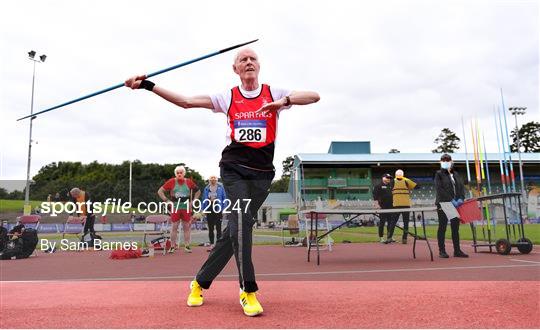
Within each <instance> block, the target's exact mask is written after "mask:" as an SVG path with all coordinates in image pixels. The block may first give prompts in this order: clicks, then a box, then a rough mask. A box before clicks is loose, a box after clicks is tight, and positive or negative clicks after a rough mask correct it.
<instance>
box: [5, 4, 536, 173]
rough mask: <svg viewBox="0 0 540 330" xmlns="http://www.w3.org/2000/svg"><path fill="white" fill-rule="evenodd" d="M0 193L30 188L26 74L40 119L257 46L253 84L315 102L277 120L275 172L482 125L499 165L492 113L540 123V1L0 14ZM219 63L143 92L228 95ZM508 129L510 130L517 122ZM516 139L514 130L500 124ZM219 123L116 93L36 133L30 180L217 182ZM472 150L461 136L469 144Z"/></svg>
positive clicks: (429, 144) (229, 83)
mask: <svg viewBox="0 0 540 330" xmlns="http://www.w3.org/2000/svg"><path fill="white" fill-rule="evenodd" d="M0 31H1V32H0V36H1V38H0V49H1V52H0V66H1V67H0V73H1V78H0V98H1V100H0V107H1V124H0V125H1V127H0V134H1V141H0V143H1V145H0V148H1V149H0V151H1V152H0V178H1V179H23V180H24V179H25V178H26V162H27V152H28V128H29V126H28V125H29V122H28V121H23V122H16V121H15V120H16V119H17V118H19V117H22V116H24V115H27V114H29V112H30V96H31V83H32V62H31V61H30V60H28V58H27V52H28V51H30V50H36V51H37V52H38V54H46V55H47V56H48V57H47V60H46V62H45V63H43V64H38V65H37V68H36V87H35V101H34V112H37V111H40V110H43V109H45V108H48V107H51V106H54V105H57V104H60V103H63V102H65V101H68V100H71V99H74V98H76V97H79V96H82V95H85V94H88V93H91V92H94V91H97V90H100V89H103V88H105V87H109V86H112V85H114V84H117V83H120V82H122V81H124V80H125V78H127V77H129V76H131V75H134V74H138V73H146V72H153V71H156V70H158V69H161V68H164V67H167V66H170V65H173V64H176V63H180V62H184V61H186V60H188V59H191V58H194V57H198V56H201V55H204V54H207V53H210V52H213V51H216V50H219V49H222V48H225V47H228V46H231V45H234V44H237V43H241V42H244V41H248V40H251V39H255V38H259V42H257V43H255V44H253V49H254V50H255V51H257V52H258V54H259V57H260V62H261V73H260V79H259V81H260V82H261V83H268V84H270V85H272V86H276V87H282V88H287V89H292V90H313V91H317V92H318V93H319V94H320V95H321V100H320V102H319V103H317V104H314V105H309V106H304V107H300V106H296V107H293V108H292V109H291V110H288V111H287V112H283V113H282V115H281V117H280V122H279V135H278V142H277V147H276V154H275V159H274V164H275V166H276V168H277V170H278V173H277V175H278V176H279V175H280V174H281V161H282V160H283V159H285V158H286V157H287V156H288V155H294V154H296V153H306V152H326V151H327V149H328V146H329V144H330V142H331V141H333V140H335V141H352V140H360V141H366V140H369V141H371V145H372V152H382V153H386V152H388V151H389V150H390V149H391V148H397V149H399V150H400V151H401V152H430V150H431V149H433V148H434V146H435V145H434V144H433V140H434V138H435V137H436V136H437V135H438V133H439V132H440V130H441V129H442V128H444V127H449V128H450V129H452V130H454V131H455V132H456V133H457V134H458V136H460V137H462V131H461V116H463V117H464V118H465V120H466V121H468V120H470V119H471V118H473V117H477V118H478V120H479V123H480V126H481V128H482V129H483V130H484V131H485V133H486V140H487V149H488V151H492V152H496V151H497V144H496V136H495V134H494V131H493V126H494V124H493V117H492V111H493V107H494V106H498V105H500V104H501V97H500V88H502V89H503V91H504V97H505V103H506V106H507V107H508V106H526V107H528V114H527V115H526V116H524V117H521V118H520V121H521V122H526V121H531V120H537V121H538V120H540V116H539V114H540V113H539V109H538V105H539V86H538V80H539V71H538V52H539V32H538V31H540V27H539V5H538V2H537V1H472V0H467V1H379V0H378V1H324V2H320V3H319V2H314V1H311V0H310V1H159V0H158V1H148V0H147V1H111V0H109V1H96V0H92V1H73V0H71V1H54V0H48V1H2V2H1V3H0ZM233 57H234V53H233V52H231V53H227V54H224V55H220V56H217V57H213V58H211V59H208V60H205V61H202V62H198V63H196V64H193V65H191V66H188V67H184V68H181V69H178V70H175V71H171V72H168V73H166V74H163V75H161V76H158V77H155V78H154V79H153V81H154V82H156V83H157V84H159V85H162V86H164V87H167V88H170V89H173V90H177V91H179V92H181V93H183V94H186V95H192V94H212V93H218V92H222V91H225V90H227V89H230V88H231V87H233V86H235V85H237V84H238V82H239V80H238V77H237V76H236V75H235V74H234V73H233V71H232V68H231V64H232V61H233ZM509 119H511V120H512V121H511V123H512V127H513V119H512V118H509ZM509 124H510V123H509ZM225 132H226V121H225V116H224V115H222V114H214V113H212V112H211V111H209V110H202V109H190V110H183V109H181V108H178V107H175V106H174V105H172V104H169V103H168V102H166V101H164V100H162V99H160V98H159V97H158V96H156V95H153V94H152V93H149V92H146V91H131V90H128V89H126V88H122V89H118V90H115V91H112V92H109V93H106V94H103V95H100V96H97V97H93V98H91V99H88V100H85V101H82V102H80V103H76V104H73V105H70V106H67V107H65V108H61V109H58V110H55V111H52V112H49V113H47V114H44V115H42V116H39V117H38V118H37V119H36V120H34V132H33V139H34V140H35V141H37V144H35V145H34V147H33V149H32V150H33V152H32V169H31V174H32V175H34V174H36V173H37V171H38V170H39V169H40V168H41V167H42V166H44V165H46V164H49V163H51V162H58V161H81V162H83V163H88V162H91V161H94V160H97V161H99V162H107V163H120V162H122V161H124V160H130V159H131V160H134V159H139V160H141V161H143V162H155V163H179V162H184V163H186V164H187V165H188V166H190V167H192V168H194V169H196V170H198V171H199V172H201V174H202V175H203V176H205V177H208V176H209V175H210V174H212V173H218V170H219V169H218V162H219V159H220V156H221V150H222V149H223V147H224V146H225ZM467 138H469V136H468V135H467Z"/></svg>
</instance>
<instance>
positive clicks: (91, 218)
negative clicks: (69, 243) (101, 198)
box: [58, 187, 97, 239]
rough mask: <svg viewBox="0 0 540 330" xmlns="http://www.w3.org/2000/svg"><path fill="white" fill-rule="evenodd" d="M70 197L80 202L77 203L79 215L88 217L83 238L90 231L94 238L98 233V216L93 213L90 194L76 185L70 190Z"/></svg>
mask: <svg viewBox="0 0 540 330" xmlns="http://www.w3.org/2000/svg"><path fill="white" fill-rule="evenodd" d="M58 195H60V194H58ZM69 197H70V198H71V201H72V202H73V203H76V204H77V203H79V204H77V205H78V206H77V209H78V210H79V211H80V212H77V216H79V217H86V222H85V223H84V231H83V238H84V236H86V234H88V233H90V237H91V238H92V239H94V238H96V237H97V235H96V231H95V230H94V223H95V221H96V216H95V215H94V214H93V213H92V207H91V206H92V199H91V198H90V194H89V193H88V192H86V191H84V190H82V189H79V188H76V187H75V188H73V189H71V190H70V191H69ZM79 205H80V206H79Z"/></svg>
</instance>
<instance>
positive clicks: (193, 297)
mask: <svg viewBox="0 0 540 330" xmlns="http://www.w3.org/2000/svg"><path fill="white" fill-rule="evenodd" d="M189 288H190V289H191V292H190V293H189V296H188V298H187V305H188V306H189V307H197V306H201V305H202V304H203V296H202V291H203V288H202V287H201V286H200V285H199V283H198V282H197V281H196V280H193V281H191V284H190V285H189Z"/></svg>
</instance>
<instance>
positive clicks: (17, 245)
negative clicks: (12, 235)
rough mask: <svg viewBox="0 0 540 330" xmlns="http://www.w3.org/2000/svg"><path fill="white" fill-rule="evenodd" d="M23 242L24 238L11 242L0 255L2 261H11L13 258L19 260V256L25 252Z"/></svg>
mask: <svg viewBox="0 0 540 330" xmlns="http://www.w3.org/2000/svg"><path fill="white" fill-rule="evenodd" d="M23 244H24V243H23V240H22V238H20V237H19V238H16V239H12V240H9V241H8V242H7V244H6V248H5V249H4V251H2V253H0V257H1V259H2V260H9V259H11V258H13V257H16V258H17V259H20V258H19V256H20V255H21V253H22V250H23Z"/></svg>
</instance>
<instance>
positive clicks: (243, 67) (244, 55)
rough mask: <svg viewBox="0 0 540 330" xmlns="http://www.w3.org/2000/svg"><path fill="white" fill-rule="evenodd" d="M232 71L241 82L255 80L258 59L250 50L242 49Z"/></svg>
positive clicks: (257, 74)
mask: <svg viewBox="0 0 540 330" xmlns="http://www.w3.org/2000/svg"><path fill="white" fill-rule="evenodd" d="M233 70H234V72H235V73H236V74H237V75H239V76H240V79H242V80H244V79H257V77H258V76H259V70H260V65H259V57H258V56H257V54H255V52H254V51H252V50H251V49H244V50H242V51H240V52H239V53H238V56H237V57H236V59H235V61H234V64H233Z"/></svg>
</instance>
